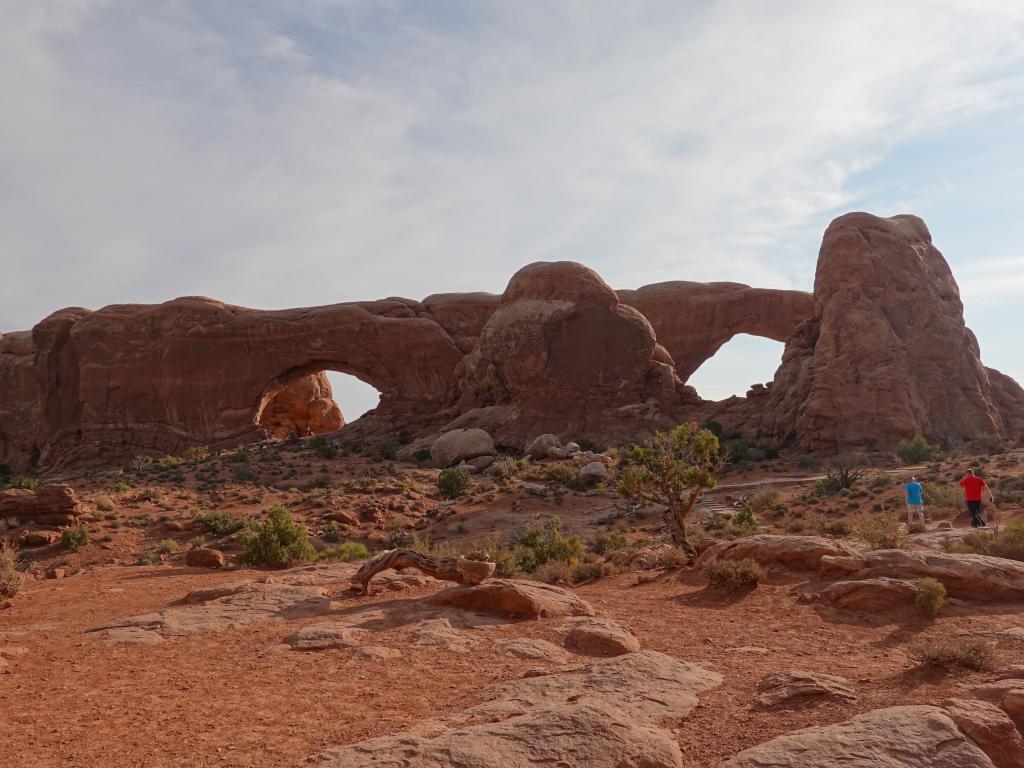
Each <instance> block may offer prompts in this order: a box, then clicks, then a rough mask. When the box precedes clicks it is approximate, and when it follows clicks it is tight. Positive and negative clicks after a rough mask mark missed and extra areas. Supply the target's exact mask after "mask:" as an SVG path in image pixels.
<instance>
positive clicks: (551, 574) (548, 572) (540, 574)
mask: <svg viewBox="0 0 1024 768" xmlns="http://www.w3.org/2000/svg"><path fill="white" fill-rule="evenodd" d="M533 578H534V579H536V580H537V581H543V582H544V583H545V584H572V566H571V565H569V564H568V563H566V562H563V561H561V560H552V561H551V562H548V563H544V564H543V565H540V566H538V567H537V570H535V571H534V572H533Z"/></svg>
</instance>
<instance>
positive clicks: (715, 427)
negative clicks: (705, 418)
mask: <svg viewBox="0 0 1024 768" xmlns="http://www.w3.org/2000/svg"><path fill="white" fill-rule="evenodd" d="M704 429H706V430H707V431H708V432H710V433H711V434H713V435H714V436H715V437H718V438H721V437H722V425H721V424H720V423H718V422H717V421H709V422H707V423H706V424H704Z"/></svg>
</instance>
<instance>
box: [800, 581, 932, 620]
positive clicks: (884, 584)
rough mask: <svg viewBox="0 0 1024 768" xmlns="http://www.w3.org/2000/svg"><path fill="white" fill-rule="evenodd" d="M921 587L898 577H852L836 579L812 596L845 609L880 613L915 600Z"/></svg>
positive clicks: (901, 606) (908, 604)
mask: <svg viewBox="0 0 1024 768" xmlns="http://www.w3.org/2000/svg"><path fill="white" fill-rule="evenodd" d="M920 591H921V590H920V588H919V587H918V586H917V584H915V583H914V582H912V581H904V580H901V579H887V578H876V579H855V580H852V581H837V582H835V583H834V584H830V585H829V586H827V587H825V588H824V589H823V590H821V591H820V592H818V593H817V594H816V595H815V596H814V598H813V599H816V600H818V601H820V602H823V603H830V604H832V605H834V606H835V607H836V608H842V609H844V610H848V611H866V612H868V613H881V612H885V611H892V610H898V609H901V608H908V607H910V606H912V605H913V604H914V600H915V599H916V598H917V594H918V592H920Z"/></svg>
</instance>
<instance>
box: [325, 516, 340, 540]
mask: <svg viewBox="0 0 1024 768" xmlns="http://www.w3.org/2000/svg"><path fill="white" fill-rule="evenodd" d="M323 539H324V541H329V542H331V543H333V544H336V543H337V542H339V541H341V526H339V525H338V521H337V520H331V521H330V522H329V523H327V525H325V526H324V533H323Z"/></svg>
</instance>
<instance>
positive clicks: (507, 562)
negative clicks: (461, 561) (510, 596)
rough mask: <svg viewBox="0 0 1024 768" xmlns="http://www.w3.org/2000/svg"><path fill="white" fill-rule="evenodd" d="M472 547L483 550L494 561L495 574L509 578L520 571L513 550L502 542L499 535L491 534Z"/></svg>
mask: <svg viewBox="0 0 1024 768" xmlns="http://www.w3.org/2000/svg"><path fill="white" fill-rule="evenodd" d="M473 549H475V550H477V551H479V552H483V553H484V554H485V555H487V556H488V557H489V558H490V559H491V560H492V561H493V562H494V564H495V568H494V575H495V576H497V577H499V578H503V579H510V578H513V577H515V576H518V575H519V574H520V573H521V571H520V569H519V559H518V558H517V557H516V552H515V550H514V549H513V548H512V547H510V546H508V545H507V544H505V543H504V542H502V541H501V539H500V538H499V537H497V536H491V537H490V538H487V539H484V540H483V541H478V542H475V543H474V544H473Z"/></svg>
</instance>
